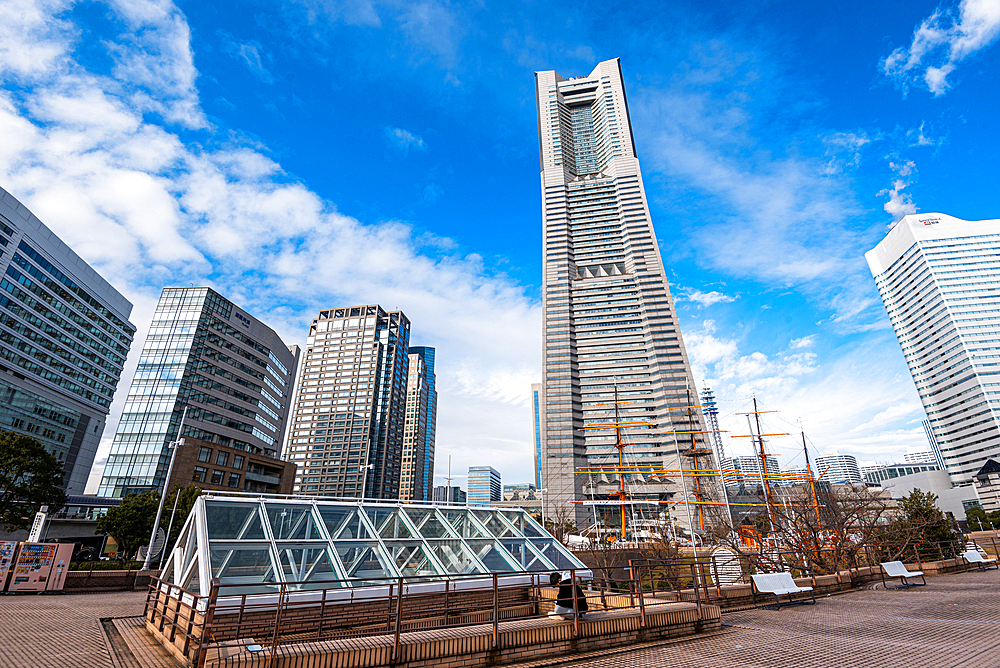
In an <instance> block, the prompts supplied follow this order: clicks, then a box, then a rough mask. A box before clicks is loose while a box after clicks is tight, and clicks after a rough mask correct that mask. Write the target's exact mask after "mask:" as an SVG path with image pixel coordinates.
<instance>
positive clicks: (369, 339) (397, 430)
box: [288, 304, 410, 499]
mask: <svg viewBox="0 0 1000 668" xmlns="http://www.w3.org/2000/svg"><path fill="white" fill-rule="evenodd" d="M409 345H410V321H409V320H408V319H407V318H406V316H405V315H403V312H402V311H391V312H387V311H385V310H384V309H383V308H382V307H380V306H379V305H378V304H369V305H366V306H350V307H347V308H335V309H324V310H322V311H320V312H319V317H317V318H316V319H315V320H313V321H312V325H310V327H309V338H308V339H307V340H306V354H305V360H304V361H303V364H302V372H301V373H300V374H299V380H298V389H297V391H296V394H295V416H294V422H293V424H292V425H291V429H290V433H289V438H288V443H289V446H290V447H289V454H288V457H289V458H290V459H291V461H293V462H295V463H296V464H298V467H299V477H298V478H296V484H295V487H294V490H295V491H296V492H303V493H306V494H318V495H325V496H354V497H364V498H369V499H398V498H399V491H400V490H399V473H400V467H401V465H402V458H403V423H404V420H405V415H406V379H407V368H408V365H409V357H408V356H409Z"/></svg>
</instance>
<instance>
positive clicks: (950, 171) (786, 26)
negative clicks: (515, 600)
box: [0, 0, 1000, 483]
mask: <svg viewBox="0 0 1000 668" xmlns="http://www.w3.org/2000/svg"><path fill="white" fill-rule="evenodd" d="M665 4H666V3H635V2H630V3H607V2H605V3H588V2H583V3H581V2H573V3H559V2H546V3H538V2H520V3H519V2H505V3H489V2H469V3H449V2H443V1H441V0H423V1H418V2H405V3H404V2H384V3H383V2H337V1H335V0H298V1H296V2H287V3H276V2H263V1H256V0H245V1H243V2H239V3H237V2H221V1H217V2H211V3H205V2H199V3H195V2H178V3H177V4H174V3H171V2H169V1H166V0H145V1H143V0H130V1H128V2H126V1H124V0H122V1H118V2H115V1H112V2H79V3H74V2H70V1H63V0H7V1H6V2H4V3H2V4H0V24H3V25H5V26H7V28H6V29H5V30H4V31H3V32H2V33H0V137H3V141H2V142H0V183H2V185H3V186H4V187H5V188H6V189H7V190H9V191H11V192H12V193H13V194H14V195H15V196H17V197H19V198H20V199H21V200H22V201H23V202H24V203H25V204H26V205H28V206H29V207H30V208H31V209H32V210H33V211H34V212H35V213H36V214H37V215H38V216H39V217H40V218H42V220H44V221H45V222H46V223H47V224H48V225H49V226H50V227H52V228H53V229H54V230H55V231H56V232H57V233H58V234H60V235H61V236H62V237H63V238H64V239H65V240H66V241H67V242H68V243H70V244H71V245H72V246H73V247H74V248H75V249H76V250H77V251H78V252H79V253H80V254H81V255H82V256H83V257H84V258H85V259H87V260H88V261H89V262H91V263H92V264H93V265H94V266H95V267H97V268H98V269H99V270H100V271H101V272H102V274H103V275H104V276H105V277H106V278H108V279H109V280H110V281H112V283H113V284H115V285H116V286H117V287H118V288H119V289H120V290H122V291H123V292H124V293H125V294H126V295H127V296H128V297H129V298H130V299H131V300H132V301H133V302H134V303H135V304H136V308H135V311H134V315H133V321H134V322H135V324H136V325H137V326H138V327H139V329H140V338H139V339H137V343H136V345H135V346H134V351H133V352H134V353H137V352H138V350H139V348H140V347H141V336H142V334H143V333H144V331H145V328H146V325H147V324H148V321H149V318H150V316H151V313H152V309H153V306H154V304H155V300H156V298H157V296H158V294H159V290H160V289H161V288H162V287H163V286H165V285H186V284H190V283H195V284H205V283H208V284H211V285H213V286H215V287H216V288H217V289H219V290H220V291H221V292H222V293H223V294H226V295H227V296H229V297H230V298H231V299H233V300H234V301H236V302H237V303H240V304H242V305H245V306H246V307H247V308H248V309H249V310H250V311H251V312H252V313H254V314H255V315H257V316H258V317H260V318H261V319H263V320H265V321H267V322H269V323H271V324H272V325H273V326H274V327H275V329H277V330H278V331H279V332H280V333H281V334H282V336H283V337H284V338H285V340H286V341H287V342H289V343H299V344H302V343H304V338H305V331H306V327H307V324H308V321H309V319H310V318H311V317H312V316H313V315H315V312H316V311H317V310H318V309H319V308H322V307H330V306H334V305H346V304H352V303H372V302H378V303H381V304H382V305H383V306H386V307H388V308H396V307H399V308H401V309H403V310H404V311H405V312H406V313H407V314H408V315H409V316H410V317H411V319H412V320H413V323H414V326H413V339H412V341H411V342H412V343H415V344H426V345H435V346H437V347H438V349H439V353H438V379H439V385H440V388H441V392H442V395H441V405H440V410H439V420H438V424H439V435H438V466H437V473H438V475H439V480H438V482H439V483H440V482H441V480H440V477H441V476H443V474H444V467H445V465H446V461H447V456H448V455H449V454H450V455H452V456H453V459H454V463H453V468H454V470H455V471H458V472H462V471H464V469H465V467H467V466H469V465H475V464H491V465H493V466H495V467H496V468H498V469H499V470H500V471H501V472H502V474H503V475H504V478H505V480H507V481H510V482H516V481H522V480H528V479H530V476H531V462H530V452H531V450H530V429H531V422H530V408H529V404H528V401H527V397H528V386H529V384H530V383H531V382H533V381H535V380H537V379H538V378H539V377H540V343H539V339H540V336H539V331H540V326H541V315H540V308H539V301H538V294H539V283H540V274H541V269H540V257H541V252H540V206H539V181H538V157H537V156H538V146H537V141H538V139H537V131H536V121H535V108H534V98H533V77H532V72H533V71H534V70H542V69H555V70H557V71H559V72H560V73H561V74H563V75H566V76H571V75H577V74H586V73H589V72H590V70H591V69H592V68H593V66H594V65H595V64H596V63H597V62H598V61H599V60H603V59H608V58H614V57H620V58H621V59H622V69H623V72H624V74H625V78H626V89H627V92H628V96H629V104H630V108H631V113H632V123H633V131H634V134H635V139H636V145H637V149H638V154H639V159H640V162H641V164H642V167H643V170H644V178H645V181H646V188H647V194H648V196H649V198H650V207H651V211H652V215H653V221H654V225H655V228H656V231H657V235H658V237H659V240H660V245H661V250H662V252H663V255H664V260H665V262H666V263H667V265H668V272H669V274H670V279H671V285H672V287H673V291H674V295H675V298H676V299H677V301H678V309H679V312H680V317H681V324H682V329H683V333H684V336H685V340H686V342H687V345H688V349H689V353H690V355H691V357H692V359H693V360H694V363H695V366H696V377H697V378H698V380H699V382H700V383H705V382H707V383H709V384H711V385H712V386H713V387H714V388H715V390H716V393H717V394H718V395H719V397H720V402H721V403H720V406H721V409H722V412H723V415H722V421H723V424H724V428H729V429H731V430H732V431H733V433H740V432H739V429H740V427H741V423H740V422H739V421H740V420H741V419H742V418H739V417H737V416H734V415H733V414H734V413H735V412H737V411H740V410H744V409H745V408H746V406H747V404H748V401H749V398H750V396H751V394H752V393H753V392H756V393H757V396H758V398H759V399H760V401H761V402H762V403H763V404H764V405H766V406H767V407H768V408H773V409H777V410H779V411H780V412H779V413H777V414H773V415H771V416H769V417H768V419H769V420H770V421H771V422H772V424H770V425H769V427H771V428H773V429H774V430H777V431H791V430H793V425H794V424H795V423H796V422H797V420H798V419H799V418H801V420H802V423H803V425H804V427H805V430H806V433H807V436H808V438H809V439H810V441H811V442H812V443H813V445H814V446H815V447H816V449H817V450H832V449H839V450H841V451H843V452H849V453H852V454H855V455H857V456H858V457H859V459H861V460H862V461H873V460H891V459H893V458H894V457H898V456H899V455H901V454H902V453H903V452H905V451H906V450H907V449H914V448H919V447H921V446H923V445H924V443H925V441H924V437H923V434H922V430H921V429H920V420H921V419H922V410H921V408H920V405H919V402H918V400H917V396H916V392H915V390H914V389H913V385H912V382H911V380H910V378H909V375H908V374H907V372H906V368H905V365H904V364H903V360H902V355H901V353H900V352H899V349H898V345H897V344H896V342H895V339H894V337H893V335H892V332H891V330H890V329H889V327H888V321H887V319H886V317H885V313H884V310H883V309H882V306H881V303H880V302H879V300H878V296H877V294H876V292H875V289H874V285H873V282H872V280H871V277H870V275H869V274H868V270H867V267H866V265H865V263H864V258H863V254H864V252H865V251H866V250H868V249H869V248H871V247H873V246H874V245H875V244H876V243H877V242H878V240H879V239H880V238H881V236H882V235H883V234H884V232H885V230H886V226H887V225H890V224H891V223H892V222H893V221H894V220H895V219H897V218H898V217H899V216H901V215H903V214H904V213H907V212H913V211H922V212H929V211H940V212H944V213H948V214H951V215H954V216H957V217H960V218H965V219H984V218H997V217H1000V202H998V198H1000V196H998V192H1000V189H998V187H997V186H998V174H1000V157H998V156H1000V150H998V149H1000V146H998V143H1000V139H998V137H1000V134H998V132H997V130H998V124H1000V121H998V120H997V115H996V109H997V103H998V101H1000V100H998V97H1000V95H998V92H997V91H1000V74H998V72H1000V69H998V67H997V65H998V58H1000V56H998V53H1000V50H998V49H997V48H996V44H995V42H996V41H997V38H998V36H1000V2H997V0H966V1H965V2H960V3H955V2H945V3H943V4H937V3H935V2H922V1H911V2H867V3H837V4H822V5H815V4H803V3H794V2H787V3H781V2H760V3H750V4H742V5H739V6H736V5H732V6H724V7H706V6H705V3H673V6H669V7H667V6H663V5H665ZM135 357H136V355H135V354H133V355H132V356H131V362H130V365H131V364H134V360H135ZM130 368H131V367H130ZM129 377H130V375H129ZM125 385H126V383H124V382H123V383H122V385H121V386H120V387H119V396H120V397H122V398H123V397H124V395H125V391H126V387H125ZM120 405H121V401H119V402H117V403H116V406H115V408H116V411H115V412H113V414H112V421H111V423H110V426H109V431H108V433H107V434H106V440H109V439H110V436H111V435H112V434H113V427H114V421H115V419H116V414H117V411H120ZM744 433H745V430H744ZM741 447H743V446H742V445H741V444H740V443H738V442H736V441H734V443H733V444H732V445H731V446H729V449H730V451H733V452H737V453H739V452H740V448H741ZM775 447H776V449H777V450H778V452H779V454H782V455H783V458H782V463H783V464H790V465H796V464H800V463H801V461H800V459H796V457H797V455H796V454H794V453H795V452H796V450H795V445H794V442H793V441H792V440H791V439H790V438H789V439H786V440H784V441H782V440H781V439H778V440H777V441H776V442H775Z"/></svg>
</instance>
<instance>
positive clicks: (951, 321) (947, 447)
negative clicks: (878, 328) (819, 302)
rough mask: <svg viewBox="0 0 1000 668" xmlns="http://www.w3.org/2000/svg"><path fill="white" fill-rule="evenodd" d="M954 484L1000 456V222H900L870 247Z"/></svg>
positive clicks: (940, 218)
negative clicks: (874, 245)
mask: <svg viewBox="0 0 1000 668" xmlns="http://www.w3.org/2000/svg"><path fill="white" fill-rule="evenodd" d="M865 258H866V259H867V260H868V266H869V268H870V269H871V272H872V276H874V277H875V285H876V286H877V287H878V291H879V294H880V295H881V297H882V302H883V303H884V304H885V309H886V311H887V312H888V314H889V321H890V322H891V323H892V327H893V329H894V330H895V332H896V338H897V339H898V340H899V345H900V346H901V348H902V350H903V357H905V358H906V364H907V366H908V367H909V368H910V374H911V375H912V376H913V382H914V383H915V384H916V386H917V394H918V395H920V401H921V403H923V406H924V411H925V412H926V413H927V421H928V423H929V427H930V433H929V434H928V442H929V444H930V446H931V447H932V448H936V449H937V452H936V453H935V458H937V455H938V454H940V458H941V461H943V463H944V467H945V469H946V470H947V471H948V475H949V476H950V477H951V481H952V484H955V485H968V484H971V483H972V478H973V476H975V475H976V473H977V472H978V471H979V469H980V468H982V466H983V464H985V463H986V460H988V459H990V458H994V459H995V458H998V457H1000V366H998V363H997V359H998V356H1000V282H998V281H997V277H998V276H1000V220H979V221H966V220H960V219H958V218H954V217H952V216H947V215H944V214H940V213H926V214H912V215H909V216H904V217H903V218H902V219H901V220H900V221H899V222H897V223H896V224H895V225H894V226H893V227H892V229H890V230H889V233H888V234H886V236H885V238H884V239H882V241H880V242H879V244H878V245H877V246H876V247H875V248H873V249H872V250H870V251H868V252H867V253H866V254H865Z"/></svg>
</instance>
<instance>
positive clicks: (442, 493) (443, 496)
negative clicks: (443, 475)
mask: <svg viewBox="0 0 1000 668" xmlns="http://www.w3.org/2000/svg"><path fill="white" fill-rule="evenodd" d="M433 501H434V503H459V504H464V503H465V502H466V496H465V492H463V491H462V489H461V488H460V487H447V486H445V485H438V486H437V487H435V488H434V494H433Z"/></svg>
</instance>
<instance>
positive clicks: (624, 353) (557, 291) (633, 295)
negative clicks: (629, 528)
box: [535, 59, 707, 526]
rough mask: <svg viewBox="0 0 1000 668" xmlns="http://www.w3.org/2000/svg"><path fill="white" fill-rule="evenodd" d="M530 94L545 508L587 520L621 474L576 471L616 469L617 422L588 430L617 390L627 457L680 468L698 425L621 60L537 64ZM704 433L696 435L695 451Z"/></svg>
mask: <svg viewBox="0 0 1000 668" xmlns="http://www.w3.org/2000/svg"><path fill="white" fill-rule="evenodd" d="M535 93H536V101H537V111H538V134H539V143H540V150H539V157H540V160H541V186H542V213H543V225H544V249H543V253H544V275H543V286H544V292H543V299H542V304H543V318H544V355H543V362H544V364H543V368H544V373H545V377H544V391H543V392H542V393H541V396H543V397H544V407H543V410H542V411H540V412H541V415H542V419H543V421H544V422H543V426H542V430H543V431H542V434H541V437H540V441H541V447H542V457H541V464H542V481H541V487H543V488H547V489H548V492H547V493H546V494H545V495H544V496H545V505H546V512H547V513H548V514H549V515H550V516H556V515H557V514H558V515H562V516H568V517H571V518H574V519H575V520H576V522H577V523H578V524H579V525H580V526H586V525H587V524H588V523H589V522H590V521H591V520H592V517H593V513H592V511H591V510H590V509H588V508H587V507H586V506H584V504H583V503H581V502H585V501H587V500H591V499H593V500H601V499H607V498H608V496H607V494H608V490H612V489H614V490H616V489H617V485H616V481H617V477H614V479H613V480H612V479H608V478H607V477H606V476H584V475H580V473H579V469H580V468H581V467H584V466H587V465H588V464H595V465H603V464H608V465H611V464H617V455H616V450H615V448H614V447H613V446H614V443H615V435H614V431H613V430H603V431H602V430H599V429H593V428H592V429H588V427H595V426H596V425H597V423H607V422H608V421H609V418H610V417H611V416H613V415H614V406H612V405H610V403H609V402H613V401H614V397H615V392H616V389H617V394H618V397H619V401H620V405H619V413H620V415H621V417H622V419H623V420H624V421H627V422H629V423H638V424H641V425H642V426H641V427H634V428H627V429H626V430H625V439H626V441H627V442H628V444H629V447H628V448H627V462H628V463H632V464H641V465H644V466H646V465H648V466H652V467H662V468H666V469H674V470H676V469H678V468H680V466H679V465H678V462H677V458H676V456H675V454H674V453H675V443H674V439H675V438H678V439H679V440H680V449H681V451H682V453H683V451H684V450H685V449H687V448H688V447H690V445H691V440H690V436H689V435H687V434H684V435H681V436H674V435H673V432H692V431H704V429H705V427H704V419H703V417H702V415H701V411H700V410H697V408H694V409H687V408H686V407H687V406H689V405H692V404H697V399H698V392H697V390H696V389H695V388H696V385H695V383H694V378H693V377H692V374H691V367H690V365H689V363H688V358H687V353H686V352H685V349H684V342H683V339H682V337H681V333H680V328H679V327H678V324H677V317H676V313H675V311H674V304H673V299H672V297H671V295H670V287H669V286H668V285H667V280H666V277H665V274H664V267H663V262H662V260H661V258H660V252H659V249H658V247H657V241H656V235H655V233H654V231H653V226H652V222H651V220H650V215H649V207H648V206H647V204H646V194H645V190H644V187H643V182H642V174H641V172H640V169H639V161H638V159H637V157H636V148H635V142H634V140H633V136H632V126H631V120H630V118H629V112H628V101H627V99H626V96H625V88H624V83H623V80H622V73H621V67H620V65H619V61H618V60H617V59H615V60H608V61H605V62H602V63H599V64H598V65H597V67H596V68H594V71H593V72H591V73H590V74H589V75H587V76H581V77H574V78H570V79H566V78H563V77H562V76H560V75H559V74H558V73H556V72H554V71H547V72H536V73H535ZM703 436H704V435H703V434H696V440H697V443H698V446H699V449H702V448H704V447H705V444H706V441H705V439H704V438H703ZM703 466H705V463H704V462H703ZM705 468H707V466H705ZM626 486H627V488H628V490H629V493H630V495H631V496H632V497H633V498H636V499H653V500H660V501H670V500H671V499H672V498H673V497H674V496H675V495H678V496H679V494H678V493H679V492H680V491H681V488H680V483H679V481H677V480H676V479H672V478H671V479H667V478H664V477H662V476H648V475H634V476H633V475H627V476H626ZM605 508H606V506H605ZM616 512H617V510H616ZM677 517H678V519H681V518H683V517H684V513H683V511H681V512H680V513H678V515H677ZM684 522H685V523H686V520H684Z"/></svg>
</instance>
